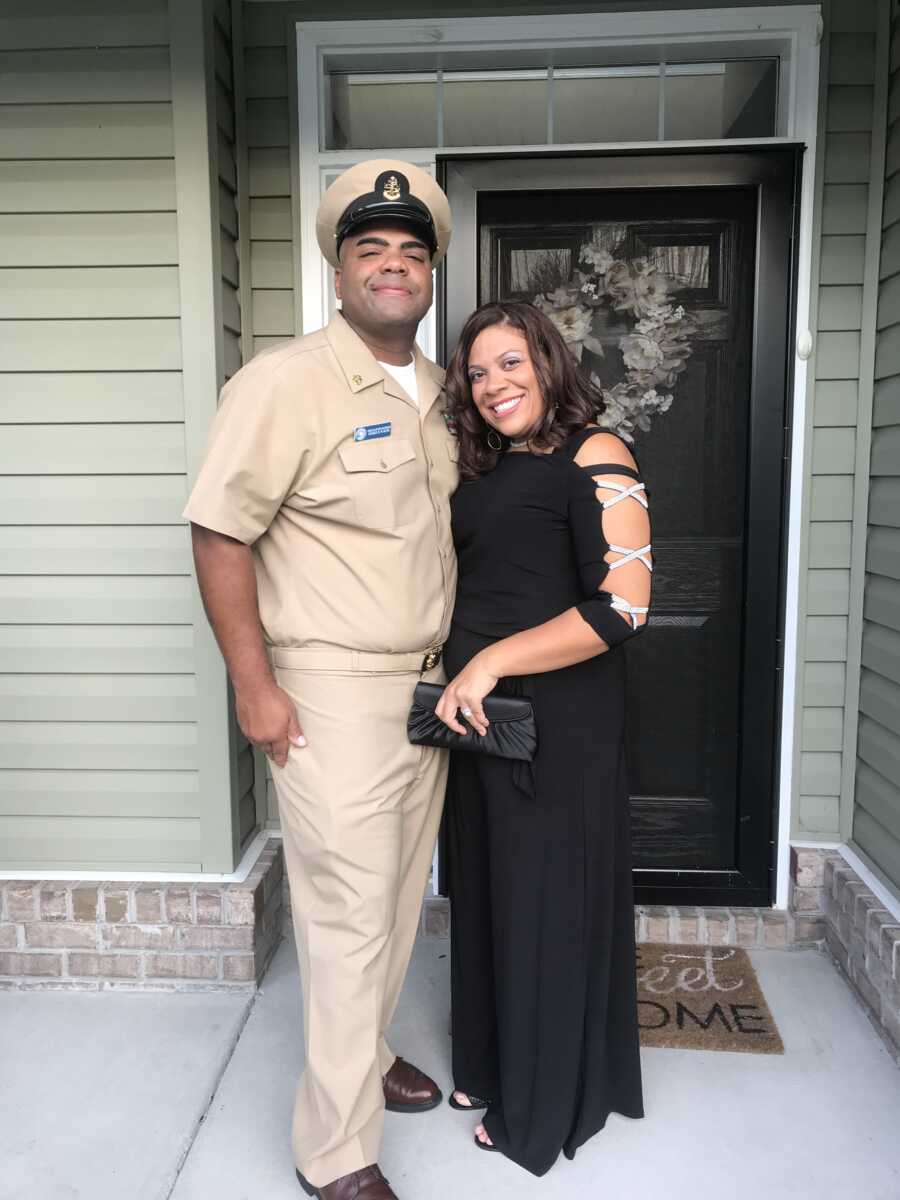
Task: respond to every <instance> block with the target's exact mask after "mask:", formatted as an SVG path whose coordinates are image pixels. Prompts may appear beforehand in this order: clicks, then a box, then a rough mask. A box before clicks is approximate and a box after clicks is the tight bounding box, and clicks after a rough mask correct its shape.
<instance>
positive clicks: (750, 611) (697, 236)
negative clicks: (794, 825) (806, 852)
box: [477, 150, 796, 904]
mask: <svg viewBox="0 0 900 1200" xmlns="http://www.w3.org/2000/svg"><path fill="white" fill-rule="evenodd" d="M729 157H730V160H733V159H734V158H735V157H739V160H740V168H741V169H740V170H737V171H735V170H734V167H733V163H732V165H731V166H730V167H724V160H722V159H719V160H717V159H716V158H715V157H710V159H709V172H708V174H709V176H710V178H709V181H708V182H707V183H705V184H704V185H703V186H696V184H695V185H694V186H685V185H682V186H679V179H678V170H677V163H678V160H677V159H676V158H674V156H671V158H670V161H671V162H673V163H674V164H675V165H674V167H672V168H667V166H666V163H665V162H662V161H658V162H657V164H656V168H655V169H656V180H655V186H654V185H653V182H652V181H651V180H652V175H648V181H647V184H646V185H645V186H642V187H640V188H615V187H611V188H584V187H579V188H577V190H575V189H573V190H567V189H566V188H565V187H559V188H554V189H547V188H541V189H538V190H525V189H523V188H521V187H519V188H518V189H517V190H515V191H501V190H479V192H478V196H477V239H478V261H479V268H478V277H477V292H478V300H479V302H484V301H486V300H489V299H494V298H515V299H523V300H526V301H528V302H530V303H537V304H538V305H540V306H541V307H542V308H543V309H544V311H546V312H547V313H548V315H549V316H550V317H551V319H552V320H553V321H554V322H555V323H556V324H557V325H558V326H559V327H560V329H561V330H562V332H563V334H564V336H565V337H566V339H567V340H568V341H569V343H570V348H571V349H572V350H573V352H574V353H576V354H577V355H578V356H580V357H581V359H582V362H583V364H584V365H585V366H586V367H588V368H589V369H590V370H591V371H592V372H593V374H594V375H595V377H596V379H597V381H598V382H599V383H600V385H601V386H602V387H603V388H604V389H605V393H606V395H607V398H608V409H607V416H606V420H607V421H608V423H609V425H610V427H611V428H614V429H616V430H617V431H618V432H619V433H620V434H622V435H623V436H625V437H626V438H627V439H628V440H631V441H633V446H634V451H635V454H636V457H637V459H638V461H639V463H640V466H641V468H642V472H643V477H644V479H645V481H646V484H647V488H648V491H649V493H650V497H651V509H652V519H653V549H654V561H655V571H654V586H653V613H652V616H651V624H650V628H649V629H648V630H647V631H646V632H645V633H644V635H643V636H642V637H640V638H638V639H635V640H634V641H633V642H631V643H629V644H628V645H627V647H626V653H627V656H628V677H629V691H628V729H629V734H628V754H629V766H630V777H631V790H632V797H631V804H632V817H633V833H634V852H635V869H636V884H637V889H638V891H637V894H638V898H639V899H640V900H643V901H651V902H675V903H678V902H682V903H687V902H692V903H693V902H701V903H706V904H710V903H712V904H721V903H730V904H767V903H769V902H770V901H771V889H772V879H771V867H772V858H773V855H772V846H771V838H772V829H773V820H774V808H775V778H776V762H777V756H776V724H777V721H776V717H777V711H778V685H779V670H780V658H779V648H780V643H779V640H778V638H779V628H780V625H779V595H780V586H779V579H780V573H781V528H782V507H783V506H782V496H783V490H784V482H785V480H784V468H785V462H784V447H785V444H786V443H785V427H786V425H787V418H786V396H787V383H788V379H787V375H788V365H787V363H788V358H787V334H788V329H789V324H790V299H791V298H790V279H791V262H792V230H791V205H792V199H793V190H794V181H795V174H796V155H795V152H794V151H793V150H778V151H773V152H759V153H757V154H756V155H754V154H746V155H741V156H729ZM717 163H718V167H719V170H718V174H719V177H718V178H717ZM667 174H668V175H670V179H669V180H667ZM559 182H560V184H564V182H565V180H564V178H560V180H559Z"/></svg>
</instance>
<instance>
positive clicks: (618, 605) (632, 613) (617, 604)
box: [609, 592, 650, 629]
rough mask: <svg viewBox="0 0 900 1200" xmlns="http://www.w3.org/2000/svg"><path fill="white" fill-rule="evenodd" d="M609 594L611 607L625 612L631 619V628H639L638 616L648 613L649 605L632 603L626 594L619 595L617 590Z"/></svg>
mask: <svg viewBox="0 0 900 1200" xmlns="http://www.w3.org/2000/svg"><path fill="white" fill-rule="evenodd" d="M609 595H610V601H609V607H610V608H614V609H615V610H616V612H620V613H624V614H625V615H626V616H627V617H629V618H630V620H631V628H632V629H637V627H638V617H639V616H643V615H646V614H647V613H648V612H649V611H650V609H649V607H648V605H646V604H644V605H640V604H632V603H631V602H630V601H629V600H626V599H625V597H624V596H617V595H616V593H615V592H610V593H609Z"/></svg>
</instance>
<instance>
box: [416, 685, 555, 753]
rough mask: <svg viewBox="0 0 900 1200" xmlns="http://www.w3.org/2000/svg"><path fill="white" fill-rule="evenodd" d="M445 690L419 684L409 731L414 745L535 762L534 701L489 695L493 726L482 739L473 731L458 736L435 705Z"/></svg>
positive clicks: (486, 701)
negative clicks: (469, 751) (444, 720)
mask: <svg viewBox="0 0 900 1200" xmlns="http://www.w3.org/2000/svg"><path fill="white" fill-rule="evenodd" d="M443 692H444V689H443V687H441V686H440V684H437V683H417V684H416V690H415V692H414V693H413V702H412V708H411V709H410V710H409V718H408V720H407V722H406V732H407V735H408V737H409V740H410V741H411V742H412V744H413V745H414V746H439V747H441V748H442V749H444V750H471V751H472V752H473V753H474V754H493V755H494V756H495V757H496V758H518V759H522V760H523V761H524V762H531V761H532V759H533V758H534V756H535V752H536V751H537V725H536V723H535V720H534V709H533V708H532V706H531V701H530V700H528V699H527V698H526V697H524V696H485V698H484V715H485V716H486V717H487V719H488V721H489V722H490V724H489V725H488V731H487V733H486V734H485V735H484V737H482V736H481V735H480V734H478V733H476V732H475V730H474V729H471V730H470V731H469V732H468V733H467V734H465V735H463V734H461V733H454V732H453V730H452V729H449V728H448V727H447V726H446V725H445V724H444V722H443V721H442V720H441V718H440V717H436V716H435V715H434V709H435V705H436V704H437V702H438V700H440V698H441V696H442V695H443ZM463 719H464V718H463Z"/></svg>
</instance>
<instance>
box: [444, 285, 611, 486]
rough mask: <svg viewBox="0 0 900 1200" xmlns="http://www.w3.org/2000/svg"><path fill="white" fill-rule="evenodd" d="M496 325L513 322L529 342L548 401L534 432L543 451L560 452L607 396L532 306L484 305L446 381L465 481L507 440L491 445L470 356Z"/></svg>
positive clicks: (468, 326) (487, 465)
mask: <svg viewBox="0 0 900 1200" xmlns="http://www.w3.org/2000/svg"><path fill="white" fill-rule="evenodd" d="M492 325H509V326H510V327H511V328H513V329H515V330H517V332H519V333H521V334H522V336H523V337H524V338H525V341H526V342H527V343H528V353H529V356H530V358H531V362H532V365H533V366H534V373H535V375H536V376H537V380H538V384H539V385H540V389H541V395H542V397H543V400H544V417H543V420H542V421H541V424H540V426H539V427H538V428H537V429H536V430H534V431H533V432H532V434H531V437H530V441H531V444H532V445H533V446H534V447H535V448H536V449H538V450H555V449H556V447H557V446H561V445H562V444H563V442H564V441H565V440H566V438H567V437H569V435H570V434H572V433H575V432H576V431H577V430H579V429H583V428H584V427H585V425H589V424H590V423H591V422H592V421H595V420H596V419H597V417H598V415H599V414H600V413H601V412H602V411H603V398H602V397H601V395H600V393H599V391H598V390H597V388H596V387H594V385H593V384H592V383H591V381H590V379H589V378H588V375H587V372H586V371H585V370H584V368H583V367H582V366H581V364H580V363H579V362H578V361H577V360H576V359H575V358H574V357H573V355H572V354H571V353H570V352H569V350H568V348H567V346H566V343H565V342H564V341H563V339H562V335H561V334H560V332H559V330H558V329H557V328H556V326H555V325H554V324H553V322H552V321H551V320H550V319H549V317H546V316H544V314H543V313H542V312H541V311H540V310H539V309H537V308H533V307H532V306H531V305H530V304H523V303H522V302H520V301H514V300H510V301H502V302H497V303H490V304H482V306H481V307H480V308H476V309H475V311H474V312H473V313H472V315H471V316H470V317H469V319H468V321H466V323H465V325H464V326H463V331H462V333H461V334H460V337H459V342H458V343H457V345H456V349H455V350H454V351H453V357H452V358H451V359H450V365H449V367H448V368H447V379H446V382H445V384H444V391H445V396H446V403H445V412H446V414H447V419H448V420H449V421H450V422H451V423H452V428H453V430H454V432H455V434H456V436H457V437H458V438H459V470H460V474H461V475H462V477H463V479H476V478H477V477H478V476H479V475H485V474H487V472H488V471H492V470H493V469H494V467H495V466H496V465H497V462H498V460H499V458H500V457H501V455H503V454H504V453H505V452H506V447H507V445H508V439H507V438H505V437H503V435H502V434H500V438H501V440H502V442H503V449H502V450H492V449H491V447H490V446H489V445H488V444H487V434H488V429H489V428H491V426H488V425H487V423H486V422H485V421H484V419H483V417H482V416H481V413H479V411H478V409H477V408H476V407H475V405H474V403H473V402H472V387H471V384H470V383H469V375H468V371H469V355H470V354H471V352H472V345H473V344H474V342H475V339H476V338H477V337H478V335H479V334H480V333H483V332H484V330H485V329H490V328H491V326H492Z"/></svg>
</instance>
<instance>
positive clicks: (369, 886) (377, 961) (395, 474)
mask: <svg viewBox="0 0 900 1200" xmlns="http://www.w3.org/2000/svg"><path fill="white" fill-rule="evenodd" d="M317 228H318V235H319V244H320V246H321V248H322V252H323V254H324V255H325V257H326V258H327V259H328V260H329V261H330V262H331V263H332V264H333V265H334V266H335V268H336V275H335V287H336V291H337V294H338V296H339V298H340V299H341V300H342V305H343V307H342V313H339V314H337V315H336V316H335V317H334V318H333V319H332V320H331V321H330V323H329V324H328V326H327V328H326V329H324V330H321V331H319V332H317V333H313V334H310V335H308V336H306V337H302V338H299V339H296V340H294V341H292V342H288V343H285V344H283V345H280V346H276V347H273V348H272V349H271V350H268V351H265V352H263V353H262V354H260V355H257V357H256V358H254V359H253V361H252V362H250V363H248V364H247V366H245V367H244V368H243V369H242V370H241V371H239V372H238V373H237V375H235V377H234V378H233V379H232V380H231V381H230V382H229V383H228V385H227V386H226V387H225V389H224V391H223V394H222V404H221V407H220V410H219V413H218V415H217V417H216V420H215V423H214V425H213V429H212V434H211V437H210V442H209V446H208V449H207V454H206V459H205V461H204V463H203V466H202V468H201V471H200V475H199V477H198V479H197V483H196V486H195V487H194V490H193V492H192V494H191V497H190V500H189V502H188V505H187V508H186V510H185V516H187V517H188V518H189V520H190V521H191V523H192V530H193V537H194V555H195V561H196V565H197V575H198V579H199V582H200V587H201V590H202V593H203V598H204V603H205V605H206V609H207V613H208V615H209V618H210V621H211V624H212V626H213V628H214V630H215V633H216V636H217V638H218V641H219V645H220V646H221V649H222V652H223V654H224V656H225V659H226V662H227V664H228V669H229V673H230V675H231V679H232V682H233V684H234V690H235V701H236V707H237V715H238V720H239V722H240V725H241V728H242V729H243V730H244V732H245V734H246V735H247V736H248V737H249V738H250V739H251V740H252V741H253V742H254V743H255V744H256V745H259V746H261V747H262V748H263V749H264V750H265V752H266V753H267V754H268V755H269V757H270V758H271V759H272V762H273V764H274V770H273V777H274V780H275V788H276V792H277V794H278V803H279V811H280V816H281V826H282V830H283V834H284V849H285V858H286V863H287V869H288V874H289V879H290V887H291V896H292V905H293V913H294V930H295V935H296V941H297V950H298V955H299V960H300V974H301V982H302V987H303V995H304V1041H305V1048H306V1067H305V1070H304V1073H303V1075H302V1077H301V1080H300V1083H299V1087H298V1091H297V1101H296V1106H295V1111H294V1123H293V1146H294V1154H295V1160H296V1163H297V1168H298V1171H297V1173H298V1177H299V1178H300V1182H301V1184H302V1185H303V1186H304V1188H305V1190H306V1192H307V1193H308V1194H309V1195H315V1196H319V1197H321V1198H322V1200H346V1198H348V1197H351V1196H352V1197H358V1198H359V1200H396V1198H395V1193H394V1192H393V1191H392V1190H391V1188H390V1186H389V1184H388V1182H387V1181H386V1180H385V1179H384V1176H383V1175H382V1174H381V1172H380V1170H379V1169H378V1166H377V1160H378V1151H379V1145H380V1141H381V1131H382V1124H383V1117H384V1111H385V1107H386V1106H387V1107H388V1108H389V1109H391V1110H392V1111H398V1112H419V1111H424V1110H426V1109H429V1108H433V1107H434V1106H435V1105H436V1104H439V1103H440V1100H441V1093H440V1091H439V1090H438V1087H437V1085H436V1084H435V1083H434V1082H433V1081H432V1080H431V1079H429V1078H428V1077H427V1076H426V1075H424V1074H423V1073H422V1072H421V1071H419V1070H417V1068H415V1067H413V1066H411V1064H408V1063H405V1062H404V1061H403V1060H402V1059H399V1058H396V1056H395V1055H394V1053H393V1051H392V1050H391V1049H390V1048H389V1047H388V1044H387V1042H386V1040H385V1031H386V1030H387V1027H388V1025H389V1023H390V1021H391V1017H392V1015H393V1012H394V1008H395V1005H396V1002H397V997H398V994H399V992H400V988H401V985H402V982H403V978H404V975H405V973H406V968H407V965H408V961H409V955H410V952H411V949H412V943H413V939H414V937H415V931H416V927H417V922H418V917H419V910H420V905H421V902H422V896H423V893H424V889H425V883H426V880H427V876H428V868H429V864H430V862H431V856H432V851H433V846H434V841H435V836H436V833H437V828H438V823H439V820H440V813H441V807H442V803H443V793H444V784H445V773H446V761H445V755H444V754H443V752H441V751H438V750H433V749H430V748H420V747H414V746H411V745H410V744H409V742H408V741H407V737H406V717H407V713H408V711H409V706H410V702H411V700H412V693H413V688H414V686H415V684H416V682H417V681H418V680H419V679H420V678H424V679H426V680H428V681H431V682H441V681H442V680H443V676H442V672H441V667H440V647H441V644H442V642H443V640H444V638H445V636H446V634H447V631H448V627H449V621H450V613H451V607H452V603H453V595H454V588H455V581H456V566H455V559H454V554H453V544H452V539H451V535H450V512H449V498H450V495H451V493H452V492H453V490H454V489H455V487H456V483H457V468H456V461H455V459H456V455H455V452H454V446H455V442H454V439H453V438H452V437H451V435H450V433H449V431H448V430H447V427H446V424H445V422H444V419H443V415H442V411H441V405H440V403H439V402H438V395H439V392H440V389H441V381H442V372H441V371H440V369H439V368H438V367H436V366H435V365H434V364H433V363H431V362H429V361H428V360H427V359H425V358H424V356H423V355H422V354H421V352H420V351H419V350H418V348H416V347H415V344H414V338H415V333H416V329H417V326H418V323H419V321H420V320H421V318H422V317H423V316H424V315H425V314H426V312H427V311H428V309H429V308H430V306H431V302H432V270H433V268H434V267H435V266H436V265H437V263H438V262H439V261H440V259H441V258H442V257H443V255H444V253H445V252H446V248H447V244H448V242H449V239H450V211H449V207H448V205H447V200H446V197H445V196H444V194H443V192H442V191H441V190H440V188H439V187H438V186H437V184H435V182H434V181H433V180H432V179H431V178H430V176H428V175H427V174H425V172H423V171H421V170H420V169H419V168H417V167H414V166H412V165H411V164H407V163H401V162H390V161H385V160H379V161H374V162H369V163H362V164H359V165H357V166H355V167H352V168H351V169H350V170H349V171H346V172H345V173H344V174H343V175H342V176H341V177H340V178H339V179H337V180H336V181H335V182H334V183H333V184H332V186H331V187H330V188H329V190H328V192H326V194H325V196H324V197H323V200H322V204H321V206H320V209H319V214H318V221H317Z"/></svg>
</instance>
